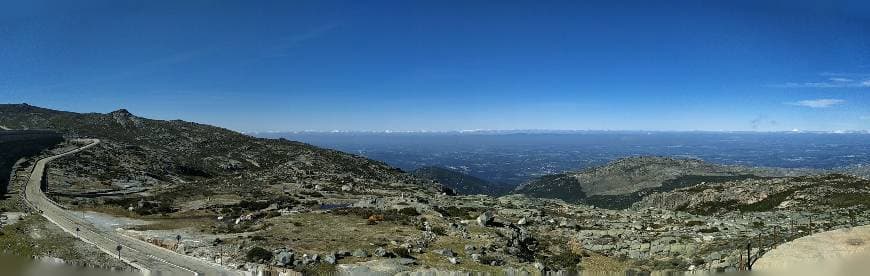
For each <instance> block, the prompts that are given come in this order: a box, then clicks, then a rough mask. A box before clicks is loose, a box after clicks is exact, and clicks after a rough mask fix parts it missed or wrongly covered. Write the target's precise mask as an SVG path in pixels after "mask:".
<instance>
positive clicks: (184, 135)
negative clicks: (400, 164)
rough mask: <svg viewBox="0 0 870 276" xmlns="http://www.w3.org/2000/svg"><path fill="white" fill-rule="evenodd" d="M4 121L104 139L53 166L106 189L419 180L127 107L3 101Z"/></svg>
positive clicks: (380, 166)
mask: <svg viewBox="0 0 870 276" xmlns="http://www.w3.org/2000/svg"><path fill="white" fill-rule="evenodd" d="M0 125H4V126H7V127H10V128H15V129H34V128H40V129H54V130H57V131H60V132H61V133H63V134H64V135H65V136H67V137H93V138H99V139H101V140H103V143H101V144H100V145H98V146H96V147H94V148H93V149H91V150H89V151H86V152H83V153H82V154H81V155H78V156H77V157H76V158H69V159H62V160H58V162H56V164H53V167H54V168H55V169H57V170H59V171H61V172H63V173H65V174H67V175H68V176H70V178H71V179H66V180H63V181H61V183H73V184H76V183H78V184H82V183H99V184H101V185H103V186H105V187H103V188H104V189H122V188H123V189H126V188H130V187H139V188H148V187H157V186H166V185H170V184H179V183H191V182H203V183H208V184H203V185H198V186H200V188H202V189H209V190H213V191H215V192H219V193H226V192H252V189H251V188H252V187H258V186H259V187H262V186H266V185H271V184H275V183H282V182H285V183H301V184H310V185H314V184H317V185H322V186H324V187H333V188H336V189H337V187H334V186H340V185H343V184H352V185H355V186H356V187H360V188H363V187H378V186H380V185H383V184H384V183H405V184H412V183H417V182H419V180H417V179H415V178H413V177H411V176H409V175H407V174H405V173H403V172H401V171H400V170H398V169H395V168H392V167H389V166H387V165H386V164H384V163H382V162H377V161H373V160H369V159H366V158H363V157H360V156H355V155H351V154H346V153H343V152H339V151H334V150H328V149H322V148H318V147H315V146H311V145H308V144H304V143H300V142H293V141H288V140H283V139H282V140H273V139H260V138H254V137H251V136H247V135H243V134H240V133H237V132H234V131H231V130H227V129H223V128H219V127H214V126H209V125H203V124H197V123H191V122H185V121H180V120H173V121H163V120H151V119H146V118H141V117H137V116H135V115H133V114H131V113H130V112H128V111H127V110H123V109H122V110H118V111H114V112H111V113H108V114H99V113H84V114H81V113H73V112H64V111H56V110H50V109H45V108H40V107H35V106H30V105H26V104H12V105H0ZM188 186H191V185H188ZM61 188H62V187H61ZM91 188H93V187H91ZM253 190H254V192H256V191H257V189H253Z"/></svg>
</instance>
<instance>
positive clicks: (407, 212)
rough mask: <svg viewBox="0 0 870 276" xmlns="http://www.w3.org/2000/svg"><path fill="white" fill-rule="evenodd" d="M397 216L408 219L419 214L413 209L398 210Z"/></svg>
mask: <svg viewBox="0 0 870 276" xmlns="http://www.w3.org/2000/svg"><path fill="white" fill-rule="evenodd" d="M399 214H402V215H406V216H409V217H416V216H419V215H420V212H417V209H415V208H414V207H408V208H402V209H401V210H399Z"/></svg>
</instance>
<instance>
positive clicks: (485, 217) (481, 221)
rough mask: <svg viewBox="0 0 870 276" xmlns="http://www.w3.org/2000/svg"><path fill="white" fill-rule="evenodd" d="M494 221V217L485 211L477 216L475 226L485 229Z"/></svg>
mask: <svg viewBox="0 0 870 276" xmlns="http://www.w3.org/2000/svg"><path fill="white" fill-rule="evenodd" d="M494 220H495V215H493V214H492V212H491V211H486V212H483V214H480V215H479V216H477V225H480V226H482V227H486V226H488V225H490V224H492V222H493V221H494Z"/></svg>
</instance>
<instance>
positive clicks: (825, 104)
mask: <svg viewBox="0 0 870 276" xmlns="http://www.w3.org/2000/svg"><path fill="white" fill-rule="evenodd" d="M844 103H846V101H845V100H841V99H815V100H803V101H796V102H790V103H786V104H788V105H795V106H803V107H810V108H829V107H833V106H835V105H840V104H844Z"/></svg>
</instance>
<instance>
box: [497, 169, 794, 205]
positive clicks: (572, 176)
mask: <svg viewBox="0 0 870 276" xmlns="http://www.w3.org/2000/svg"><path fill="white" fill-rule="evenodd" d="M793 173H797V172H792V171H788V170H781V169H763V168H745V167H738V166H724V165H716V164H710V163H707V162H704V161H702V160H699V159H682V158H670V157H630V158H624V159H619V160H616V161H613V162H611V163H608V164H606V165H603V166H600V167H594V168H590V169H587V170H583V171H578V172H567V173H562V174H556V175H548V176H544V177H541V178H537V179H534V180H531V181H529V182H527V183H524V184H523V185H521V186H520V187H518V188H517V189H516V190H515V191H514V192H515V193H521V194H527V195H530V196H535V197H543V198H558V199H562V200H565V201H568V202H585V203H589V204H592V205H596V206H599V207H608V208H611V207H612V208H625V207H628V206H630V205H631V204H632V203H633V202H636V201H638V200H640V198H641V197H643V196H644V195H645V194H649V193H651V192H660V191H670V190H673V189H677V188H682V187H689V186H694V185H697V184H700V183H704V182H722V181H730V180H736V179H745V178H756V177H764V176H779V175H788V174H793Z"/></svg>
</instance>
